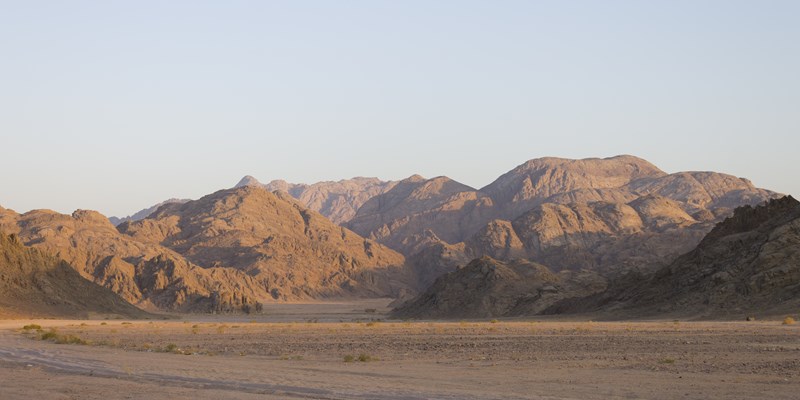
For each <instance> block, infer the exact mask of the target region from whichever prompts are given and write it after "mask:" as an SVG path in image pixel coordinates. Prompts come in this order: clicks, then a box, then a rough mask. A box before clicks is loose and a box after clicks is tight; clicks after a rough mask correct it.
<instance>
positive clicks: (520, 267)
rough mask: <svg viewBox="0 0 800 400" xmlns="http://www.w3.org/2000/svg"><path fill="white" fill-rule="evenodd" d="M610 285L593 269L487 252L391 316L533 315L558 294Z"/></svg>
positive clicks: (565, 295)
mask: <svg viewBox="0 0 800 400" xmlns="http://www.w3.org/2000/svg"><path fill="white" fill-rule="evenodd" d="M605 287H606V281H605V279H603V278H602V277H601V276H600V275H598V274H596V273H593V272H591V271H580V272H568V271H562V272H561V273H554V272H552V271H551V270H550V269H548V268H547V267H545V266H543V265H540V264H536V263H532V262H530V261H524V260H513V261H510V262H501V261H498V260H494V259H492V258H489V257H483V258H479V259H476V260H474V261H472V262H470V263H469V264H468V265H467V266H465V267H464V268H461V269H459V270H456V271H454V272H450V273H447V274H444V275H442V276H440V277H439V278H438V279H436V281H435V282H434V283H433V285H431V287H429V288H428V289H427V290H426V291H425V292H424V293H422V294H421V295H419V296H418V297H417V298H415V299H413V300H411V301H408V302H406V303H405V304H403V305H401V306H400V307H398V308H397V309H395V310H394V311H393V312H392V317H394V318H424V319H431V318H446V319H452V318H490V317H500V316H512V315H533V314H537V313H538V312H540V311H541V310H544V309H545V308H547V307H548V306H550V305H552V304H554V303H556V302H557V301H559V300H562V299H565V298H574V297H582V296H587V295H590V294H593V293H597V292H600V291H602V290H604V289H605Z"/></svg>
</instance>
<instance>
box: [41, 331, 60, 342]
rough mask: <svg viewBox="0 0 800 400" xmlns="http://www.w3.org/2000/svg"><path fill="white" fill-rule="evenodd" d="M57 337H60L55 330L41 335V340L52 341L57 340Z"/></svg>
mask: <svg viewBox="0 0 800 400" xmlns="http://www.w3.org/2000/svg"><path fill="white" fill-rule="evenodd" d="M56 337H58V333H56V330H55V329H50V330H49V331H47V332H44V333H42V334H41V335H39V339H40V340H52V339H55V338H56Z"/></svg>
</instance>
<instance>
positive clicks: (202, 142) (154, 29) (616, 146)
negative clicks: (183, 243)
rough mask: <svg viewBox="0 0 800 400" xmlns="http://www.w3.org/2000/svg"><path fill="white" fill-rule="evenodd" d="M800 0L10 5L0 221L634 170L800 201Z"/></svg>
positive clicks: (2, 70) (0, 100)
mask: <svg viewBox="0 0 800 400" xmlns="http://www.w3.org/2000/svg"><path fill="white" fill-rule="evenodd" d="M799 16H800V2H798V1H785V2H781V1H697V0H694V1H673V0H670V1H662V2H655V1H519V2H517V1H480V2H478V1H418V2H417V1H319V2H307V1H281V2H277V1H276V2H268V1H208V2H201V1H152V2H151V1H141V0H137V1H96V2H80V1H69V2H67V1H50V2H43V1H28V0H26V1H0V168H2V171H3V173H2V174H0V205H2V206H4V207H6V208H12V209H15V210H17V211H20V212H24V211H27V210H29V209H34V208H51V209H55V210H58V211H61V212H71V211H72V210H74V209H76V208H88V209H96V210H99V211H101V212H103V213H105V214H107V215H127V214H130V213H133V212H135V211H137V210H139V209H141V208H144V207H146V206H149V205H151V204H154V203H156V202H158V201H161V200H163V199H166V198H169V197H191V198H197V197H199V196H202V195H204V194H207V193H210V192H212V191H214V190H217V189H220V188H225V187H230V186H232V185H234V184H235V183H236V182H237V181H238V180H239V178H241V177H242V176H243V175H245V174H251V175H254V176H256V177H257V178H259V179H261V180H262V181H268V180H271V179H277V178H282V179H286V180H288V181H293V182H315V181H319V180H338V179H342V178H350V177H353V176H378V177H380V178H383V179H401V178H404V177H407V176H409V175H411V174H414V173H419V174H422V175H424V176H429V177H430V176H436V175H448V176H450V177H452V178H454V179H456V180H459V181H461V182H463V183H466V184H469V185H472V186H475V187H481V186H483V185H485V184H488V183H489V182H491V181H492V180H493V179H494V178H496V177H497V176H499V175H500V174H502V173H504V172H506V171H508V170H509V169H511V168H513V167H514V166H516V165H518V164H520V163H522V162H524V161H525V160H528V159H531V158H536V157H542V156H561V157H572V158H580V157H591V156H599V157H605V156H612V155H616V154H623V153H624V154H634V155H638V156H641V157H643V158H646V159H648V160H650V161H652V162H653V163H655V164H656V165H658V166H659V167H661V168H662V169H664V170H666V171H668V172H675V171H682V170H715V171H720V172H727V173H731V174H734V175H737V176H743V177H747V178H749V179H751V180H753V181H754V183H755V184H757V185H758V186H761V187H766V188H769V189H774V190H778V191H782V192H785V193H795V194H800V180H798V178H797V175H798V172H800V168H798V167H797V164H796V154H797V153H798V150H799V149H800V23H798V22H797V21H798V17H799Z"/></svg>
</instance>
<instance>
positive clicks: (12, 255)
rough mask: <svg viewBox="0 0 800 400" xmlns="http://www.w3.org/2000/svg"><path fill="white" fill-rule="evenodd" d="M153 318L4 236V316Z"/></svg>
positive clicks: (0, 290)
mask: <svg viewBox="0 0 800 400" xmlns="http://www.w3.org/2000/svg"><path fill="white" fill-rule="evenodd" d="M90 315H94V316H97V315H104V316H107V317H125V318H143V317H146V316H150V314H148V313H145V312H144V311H142V310H139V309H138V308H136V307H134V306H132V305H130V304H129V303H128V302H126V301H125V300H123V299H122V298H120V297H119V296H117V295H116V294H114V293H113V292H112V291H111V290H109V289H106V288H103V287H101V286H99V285H97V284H95V283H92V282H90V281H88V280H86V279H84V278H83V277H81V276H80V274H78V273H77V272H76V271H75V270H74V269H73V268H72V267H70V266H69V265H68V264H67V263H66V262H64V261H63V260H61V259H59V258H57V257H54V256H52V255H50V254H48V253H46V252H43V251H41V250H38V249H32V248H28V247H25V246H24V245H23V244H22V243H21V242H20V241H19V238H18V237H17V236H16V235H11V236H7V235H5V234H4V233H2V232H0V316H3V317H26V318H30V317H72V318H75V317H79V318H86V317H89V316H90Z"/></svg>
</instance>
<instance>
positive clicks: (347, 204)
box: [235, 175, 396, 225]
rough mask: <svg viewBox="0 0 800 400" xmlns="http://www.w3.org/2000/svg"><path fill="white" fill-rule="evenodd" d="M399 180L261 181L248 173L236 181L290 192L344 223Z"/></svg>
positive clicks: (329, 216)
mask: <svg viewBox="0 0 800 400" xmlns="http://www.w3.org/2000/svg"><path fill="white" fill-rule="evenodd" d="M395 184H396V182H385V181H382V180H380V179H378V178H362V177H356V178H353V179H345V180H340V181H337V182H318V183H314V184H311V185H306V184H295V183H288V182H286V181H282V180H274V181H272V182H270V183H267V184H262V183H261V182H259V181H258V180H257V179H256V178H253V177H252V176H249V175H248V176H245V177H244V178H242V180H241V181H239V183H238V184H236V186H235V187H236V188H239V187H243V186H260V187H263V188H265V189H267V190H268V191H270V192H274V191H276V190H277V191H281V192H285V193H289V194H290V195H291V196H292V197H294V198H295V199H297V201H299V202H300V203H301V204H303V205H304V206H305V207H307V208H310V209H312V210H314V211H317V212H319V213H320V214H322V215H324V216H325V217H326V218H328V219H330V220H331V221H333V222H334V223H335V224H339V225H341V224H344V223H345V222H347V221H349V220H350V219H351V218H353V216H355V215H356V211H357V210H358V209H359V208H360V207H361V206H362V205H363V204H364V203H365V202H367V200H369V199H371V198H373V197H375V196H377V195H380V194H382V193H385V192H386V191H388V190H390V189H391V188H392V187H394V185H395Z"/></svg>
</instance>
